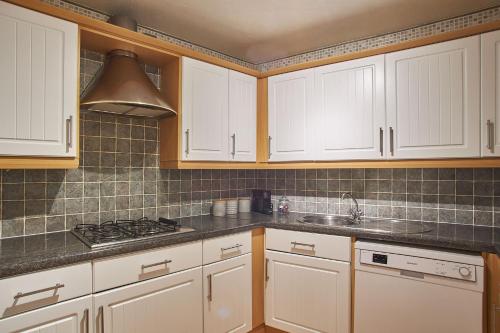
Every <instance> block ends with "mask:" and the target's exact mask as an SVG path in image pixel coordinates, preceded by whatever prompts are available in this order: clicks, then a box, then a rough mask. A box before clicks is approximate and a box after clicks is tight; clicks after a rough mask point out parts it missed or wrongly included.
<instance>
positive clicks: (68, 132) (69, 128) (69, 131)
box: [66, 116, 73, 152]
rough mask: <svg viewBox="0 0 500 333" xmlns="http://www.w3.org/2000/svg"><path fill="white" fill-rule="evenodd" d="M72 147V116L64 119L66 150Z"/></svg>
mask: <svg viewBox="0 0 500 333" xmlns="http://www.w3.org/2000/svg"><path fill="white" fill-rule="evenodd" d="M71 147H73V116H69V118H68V119H66V152H69V149H70V148H71Z"/></svg>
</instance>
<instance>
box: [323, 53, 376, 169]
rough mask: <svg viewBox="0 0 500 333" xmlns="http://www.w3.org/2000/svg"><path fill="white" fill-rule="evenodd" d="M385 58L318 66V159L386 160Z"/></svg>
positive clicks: (370, 58)
mask: <svg viewBox="0 0 500 333" xmlns="http://www.w3.org/2000/svg"><path fill="white" fill-rule="evenodd" d="M384 75H385V74H384V56H383V55H379V56H374V57H368V58H363V59H358V60H353V61H346V62H341V63H336V64H333V65H328V66H322V67H318V68H317V69H316V70H315V92H316V94H315V103H316V106H315V108H316V112H318V113H317V118H316V130H317V132H318V144H317V149H318V151H317V152H316V155H317V159H318V160H347V159H380V158H384V157H385V150H384V130H385V86H384Z"/></svg>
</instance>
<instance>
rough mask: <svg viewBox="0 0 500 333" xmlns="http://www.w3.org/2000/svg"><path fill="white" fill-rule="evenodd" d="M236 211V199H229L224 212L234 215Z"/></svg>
mask: <svg viewBox="0 0 500 333" xmlns="http://www.w3.org/2000/svg"><path fill="white" fill-rule="evenodd" d="M237 213H238V199H229V200H227V202H226V214H228V215H234V214H237Z"/></svg>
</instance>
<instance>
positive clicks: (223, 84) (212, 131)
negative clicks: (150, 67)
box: [182, 57, 229, 161]
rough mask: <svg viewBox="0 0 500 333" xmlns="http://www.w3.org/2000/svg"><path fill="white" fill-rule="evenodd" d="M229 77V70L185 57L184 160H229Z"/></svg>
mask: <svg viewBox="0 0 500 333" xmlns="http://www.w3.org/2000/svg"><path fill="white" fill-rule="evenodd" d="M228 78H229V70H228V69H226V68H222V67H219V66H215V65H212V64H208V63H205V62H202V61H198V60H194V59H190V58H186V57H184V58H182V133H183V140H182V147H183V148H182V151H183V159H184V160H213V161H225V160H227V159H228V158H229V154H228V120H229V119H228V84H229V83H228V82H229V81H228Z"/></svg>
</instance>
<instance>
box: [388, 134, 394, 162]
mask: <svg viewBox="0 0 500 333" xmlns="http://www.w3.org/2000/svg"><path fill="white" fill-rule="evenodd" d="M389 146H390V150H391V156H394V129H393V128H392V127H389Z"/></svg>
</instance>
